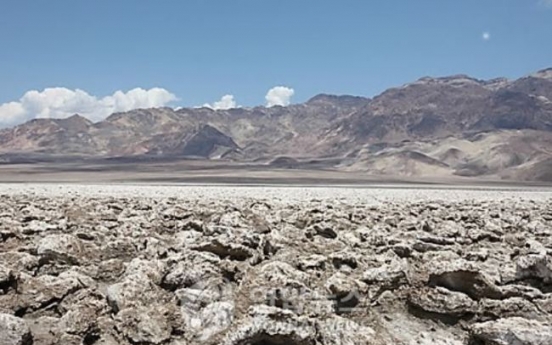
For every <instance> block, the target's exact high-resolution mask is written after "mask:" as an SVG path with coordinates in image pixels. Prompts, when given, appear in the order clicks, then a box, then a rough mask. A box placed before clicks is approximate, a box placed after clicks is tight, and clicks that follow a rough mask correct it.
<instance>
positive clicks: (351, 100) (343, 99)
mask: <svg viewBox="0 0 552 345" xmlns="http://www.w3.org/2000/svg"><path fill="white" fill-rule="evenodd" d="M369 101H370V99H369V98H366V97H360V96H349V95H330V94H326V93H321V94H318V95H316V96H314V97H312V98H311V99H309V100H308V101H307V103H306V104H317V103H332V104H347V105H353V104H356V103H358V104H361V103H368V102H369Z"/></svg>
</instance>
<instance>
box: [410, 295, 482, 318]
mask: <svg viewBox="0 0 552 345" xmlns="http://www.w3.org/2000/svg"><path fill="white" fill-rule="evenodd" d="M408 302H409V304H410V306H411V307H412V312H413V313H414V314H415V315H420V317H427V318H432V319H435V320H439V321H442V322H445V323H451V324H454V323H456V322H458V320H459V319H461V318H463V317H466V316H470V315H473V314H474V313H475V312H476V311H477V307H476V303H475V302H474V301H473V300H472V299H471V298H469V297H468V296H467V295H465V294H463V293H460V292H454V291H448V290H447V289H443V288H436V289H424V290H420V291H416V292H412V293H411V294H410V296H409V298H408ZM423 314H425V316H424V315H423Z"/></svg>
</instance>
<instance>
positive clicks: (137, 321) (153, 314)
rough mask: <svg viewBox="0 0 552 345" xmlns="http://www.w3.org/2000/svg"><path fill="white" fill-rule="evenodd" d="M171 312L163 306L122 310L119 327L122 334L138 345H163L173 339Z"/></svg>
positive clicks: (119, 314)
mask: <svg viewBox="0 0 552 345" xmlns="http://www.w3.org/2000/svg"><path fill="white" fill-rule="evenodd" d="M171 317H172V315H171V310H170V309H169V308H168V307H166V306H162V305H152V306H148V307H145V306H139V307H136V308H126V309H123V310H121V311H120V312H119V313H118V314H117V316H116V321H117V322H118V324H117V327H118V328H119V329H120V330H121V332H122V334H123V335H124V336H125V337H126V338H128V339H130V340H131V342H132V343H138V344H161V343H163V342H165V341H167V340H168V339H169V338H170V337H171V332H172V325H171V323H172V321H171V320H170V319H171Z"/></svg>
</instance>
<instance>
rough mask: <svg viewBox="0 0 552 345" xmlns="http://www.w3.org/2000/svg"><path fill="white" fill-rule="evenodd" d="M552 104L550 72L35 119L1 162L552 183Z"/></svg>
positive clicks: (6, 144) (8, 139) (3, 143)
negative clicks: (186, 160)
mask: <svg viewBox="0 0 552 345" xmlns="http://www.w3.org/2000/svg"><path fill="white" fill-rule="evenodd" d="M551 99H552V69H544V70H541V71H537V72H535V73H533V74H530V75H528V76H525V77H522V78H519V79H516V80H508V79H505V78H495V79H491V80H480V79H476V78H472V77H469V76H467V75H462V74H458V75H453V76H448V77H439V78H433V77H423V78H420V79H418V80H416V81H414V82H412V83H408V84H405V85H402V86H399V87H395V88H390V89H388V90H385V91H384V92H382V93H381V94H379V95H377V96H375V97H373V98H366V97H361V96H350V95H331V94H323V93H322V94H319V95H316V96H314V97H312V98H310V99H309V100H307V101H306V102H305V103H301V104H292V105H289V106H286V107H281V106H275V107H270V108H267V107H253V108H236V109H228V110H213V109H209V108H181V109H172V108H167V107H164V108H151V109H137V110H133V111H129V112H121V113H114V114H111V115H110V116H108V117H107V118H106V119H104V120H102V121H99V122H96V123H93V122H91V121H90V120H88V119H86V118H84V117H82V116H80V115H78V114H75V115H73V116H71V117H69V118H65V119H35V120H31V121H29V122H26V123H24V124H21V125H18V126H15V127H13V128H9V129H3V130H0V154H2V155H3V156H4V157H8V156H14V155H23V156H24V155H33V156H36V155H38V156H41V155H42V156H45V157H46V156H48V155H74V156H82V157H107V158H108V157H128V158H132V157H138V156H142V155H145V156H163V157H167V158H169V159H170V158H172V159H175V160H177V159H181V158H183V157H194V158H199V159H209V160H212V159H224V160H230V161H236V162H257V163H259V164H268V165H270V162H274V161H276V162H278V164H276V165H277V166H280V165H281V166H284V167H285V166H293V167H297V166H299V167H300V166H301V162H302V161H309V160H312V159H316V160H322V161H324V160H327V161H328V162H331V163H328V165H327V168H328V169H336V170H346V171H349V170H354V171H364V172H366V173H367V174H398V175H400V176H403V175H406V176H427V175H430V176H431V175H432V174H436V175H439V176H442V175H443V174H444V175H450V176H478V177H488V178H492V179H503V178H508V179H514V180H532V179H537V180H548V179H549V178H550V177H549V175H551V174H548V173H546V171H544V172H543V169H545V168H543V167H548V166H549V163H547V162H549V161H550V160H552V152H549V150H548V149H547V146H548V144H550V143H552V102H551V101H550V100H551ZM451 143H455V144H454V145H456V146H454V145H452V144H451ZM490 143H492V145H491V146H489V144H490ZM548 147H552V146H548ZM282 157H283V158H282ZM278 158H280V159H278ZM5 160H6V159H4V161H5ZM0 161H1V160H0ZM336 162H337V163H336ZM281 163H285V164H281ZM533 167H534V168H533ZM532 169H534V170H536V171H537V170H538V171H537V172H535V171H532Z"/></svg>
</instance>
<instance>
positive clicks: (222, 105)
mask: <svg viewBox="0 0 552 345" xmlns="http://www.w3.org/2000/svg"><path fill="white" fill-rule="evenodd" d="M203 106H204V107H205V108H211V109H214V110H228V109H234V108H239V105H237V103H236V100H235V99H234V96H233V95H224V96H222V98H221V99H220V101H217V102H215V103H213V104H209V103H205V104H204V105H203Z"/></svg>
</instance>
